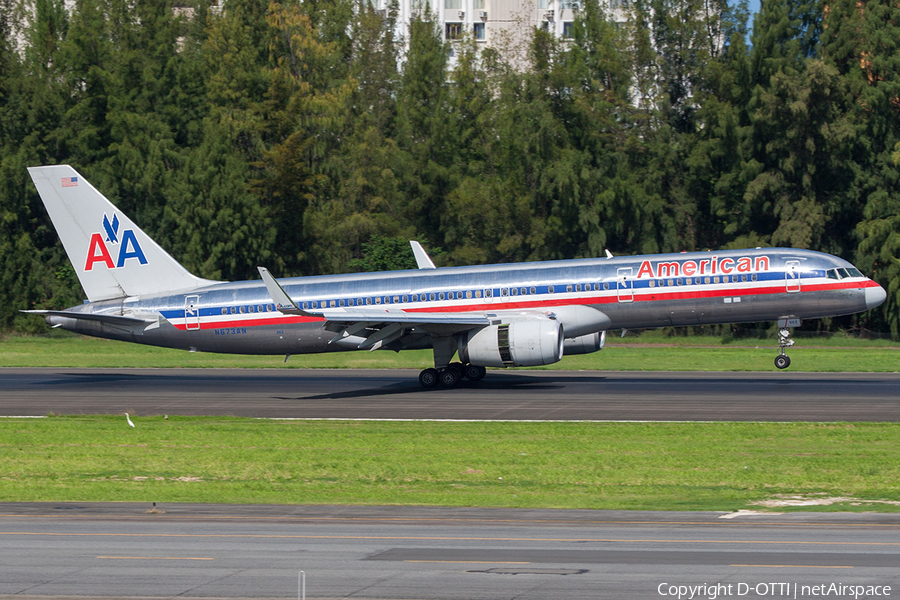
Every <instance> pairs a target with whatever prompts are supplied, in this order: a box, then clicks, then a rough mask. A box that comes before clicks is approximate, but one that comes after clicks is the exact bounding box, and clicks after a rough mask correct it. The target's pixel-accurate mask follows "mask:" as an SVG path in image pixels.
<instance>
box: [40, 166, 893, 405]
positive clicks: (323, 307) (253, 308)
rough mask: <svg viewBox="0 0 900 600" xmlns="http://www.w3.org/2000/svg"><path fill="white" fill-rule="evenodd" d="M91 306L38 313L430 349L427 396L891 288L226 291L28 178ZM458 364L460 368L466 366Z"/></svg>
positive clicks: (638, 279) (799, 277) (190, 331)
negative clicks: (463, 383) (667, 332)
mask: <svg viewBox="0 0 900 600" xmlns="http://www.w3.org/2000/svg"><path fill="white" fill-rule="evenodd" d="M28 171H29V174H30V175H31V178H32V181H33V182H34V185H35V187H36V188H37V191H38V193H39V194H40V197H41V199H42V201H43V202H44V205H45V207H46V208H47V212H48V213H49V214H50V218H51V220H52V221H53V225H54V227H55V228H56V230H57V233H58V234H59V236H60V238H61V241H62V243H63V246H64V248H65V250H66V253H67V254H68V257H69V260H70V261H71V262H72V266H73V268H74V269H75V272H76V274H77V275H78V279H79V281H80V282H81V285H82V287H83V288H84V291H85V293H86V294H87V300H86V301H85V303H84V304H82V305H80V306H74V307H71V308H68V309H65V310H26V311H23V312H27V313H31V314H37V315H42V316H43V317H44V318H45V321H46V322H47V323H48V324H49V325H51V326H53V327H62V328H63V329H67V330H69V331H74V332H77V333H81V334H84V335H89V336H96V337H101V338H109V339H115V340H122V341H127V342H135V343H139V344H149V345H153V346H162V347H167V348H178V349H182V350H189V351H192V352H193V351H203V352H221V353H238V354H271V355H285V357H286V358H285V360H287V357H290V356H291V355H294V354H307V353H321V352H337V351H351V350H369V351H372V350H378V349H386V350H395V351H399V350H404V349H415V348H419V349H422V348H431V349H432V350H433V354H434V367H433V368H427V369H424V370H423V371H422V372H421V373H420V374H419V382H420V383H421V385H422V386H424V387H426V388H432V387H436V386H442V387H446V388H452V387H454V386H456V385H457V384H458V382H459V381H460V380H461V379H463V378H466V379H469V380H470V381H472V382H475V381H479V380H481V379H482V378H484V377H485V374H486V368H487V367H528V366H540V365H549V364H553V363H556V362H558V361H560V360H561V359H562V358H563V356H565V355H575V354H587V353H591V352H596V351H598V350H601V349H602V348H603V345H604V342H605V336H606V332H607V331H610V330H623V332H624V331H626V330H636V329H647V328H659V327H684V326H690V325H712V324H725V323H749V322H761V321H778V325H779V329H780V330H779V334H778V354H777V356H776V357H775V366H776V367H777V368H779V369H784V368H787V367H788V366H789V365H790V358H789V357H788V355H787V352H786V348H788V347H790V346H792V345H793V344H794V342H793V340H792V339H791V338H790V328H792V327H797V326H799V325H800V324H801V321H802V320H805V319H816V318H822V317H834V316H839V315H847V314H853V313H858V312H862V311H866V310H870V309H873V308H875V307H877V306H879V305H880V304H881V303H882V302H884V300H885V298H886V292H885V290H884V288H882V287H881V286H880V285H878V284H877V283H875V282H874V281H872V280H871V279H869V278H867V277H865V276H864V275H863V274H862V273H861V272H860V271H859V270H858V269H856V268H855V267H854V266H853V265H852V264H850V263H849V262H847V261H845V260H843V259H840V258H838V257H836V256H831V255H829V254H824V253H821V252H814V251H810V250H798V249H791V248H753V249H745V250H720V251H707V252H683V253H678V254H658V255H644V256H617V257H614V256H612V254H611V253H610V252H609V251H607V252H606V256H605V257H601V258H589V259H578V260H557V261H547V262H530V263H518V264H498V265H480V266H468V267H445V268H435V266H434V263H433V262H432V261H431V259H430V258H429V257H428V255H427V253H426V252H425V250H424V249H423V248H422V247H421V245H419V244H418V243H417V242H412V247H413V252H414V255H415V257H416V261H417V265H418V267H419V268H418V269H414V270H405V271H389V272H379V273H353V274H345V275H326V276H313V277H292V278H287V279H281V280H280V281H279V280H277V279H276V278H275V277H273V276H272V274H271V273H269V271H268V270H267V269H265V268H264V267H259V272H260V276H261V278H262V279H261V280H255V281H238V282H224V281H211V280H207V279H201V278H199V277H196V276H195V275H193V274H191V273H189V272H188V271H187V269H185V268H184V267H183V266H181V265H180V264H179V263H178V262H177V261H176V260H175V259H174V258H172V257H171V256H170V255H169V254H168V253H167V252H166V251H165V250H163V249H162V248H161V247H160V246H159V245H158V244H157V243H156V242H154V241H153V240H152V239H150V237H148V236H147V235H146V234H145V233H144V232H143V231H142V230H141V229H140V228H139V227H138V226H137V225H135V224H134V222H133V221H131V219H129V218H128V217H127V216H126V215H125V214H123V213H122V212H121V211H120V210H119V209H117V208H116V207H115V206H114V205H113V204H112V203H111V202H109V200H107V199H106V198H105V197H104V196H103V195H102V194H101V193H100V192H99V191H97V190H96V189H95V188H94V187H93V186H92V185H91V184H90V183H88V181H87V180H86V179H84V178H83V177H82V176H81V175H80V174H79V173H78V172H77V171H76V170H75V169H73V168H72V167H70V166H68V165H53V166H42V167H31V168H29V169H28ZM454 357H457V359H456V360H455V361H454Z"/></svg>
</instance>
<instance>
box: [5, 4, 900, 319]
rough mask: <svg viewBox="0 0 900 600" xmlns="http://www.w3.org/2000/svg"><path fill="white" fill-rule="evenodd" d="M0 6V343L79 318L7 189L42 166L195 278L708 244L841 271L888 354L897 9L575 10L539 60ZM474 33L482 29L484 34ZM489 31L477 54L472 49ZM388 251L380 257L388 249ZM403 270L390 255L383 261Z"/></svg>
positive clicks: (510, 39) (303, 22) (314, 8)
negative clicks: (567, 32) (74, 174)
mask: <svg viewBox="0 0 900 600" xmlns="http://www.w3.org/2000/svg"><path fill="white" fill-rule="evenodd" d="M26 4H28V7H29V10H30V11H31V12H30V18H28V19H25V18H24V16H23V15H24V14H25V11H23V10H20V7H19V6H18V3H16V2H14V1H13V0H0V269H2V271H0V330H5V331H8V330H32V329H40V328H41V327H42V325H40V324H39V323H37V322H36V320H35V319H30V318H24V317H23V316H22V315H21V314H20V313H18V312H17V311H18V309H21V308H29V307H45V308H61V307H65V306H67V305H71V304H75V303H77V302H78V299H79V298H80V297H81V295H82V294H81V291H80V290H79V288H78V284H77V281H76V279H74V278H73V277H72V274H73V272H72V270H71V268H70V267H69V266H68V262H67V259H66V257H65V255H64V253H63V252H62V249H61V247H60V245H59V243H58V241H57V239H56V235H55V233H54V231H53V229H52V227H51V226H50V224H49V222H48V219H47V217H46V215H45V212H44V209H43V207H42V205H41V203H40V201H39V199H38V198H37V195H36V193H35V191H34V188H33V186H32V185H31V183H30V181H29V180H28V177H27V174H26V171H25V169H26V168H27V167H28V166H32V165H38V164H52V163H63V162H66V163H69V164H72V165H74V166H75V167H77V168H78V169H80V170H81V171H82V172H83V173H84V175H85V176H86V177H88V178H89V179H90V180H91V181H92V183H93V184H94V185H95V186H96V187H98V188H99V189H101V190H102V191H103V192H104V193H105V194H106V195H107V196H108V197H109V198H110V199H111V200H112V201H113V202H114V203H116V204H117V205H118V206H120V207H121V209H122V210H123V211H126V212H128V213H129V214H130V215H131V216H132V217H133V218H134V219H135V220H136V221H137V222H138V223H139V224H140V225H141V227H142V228H144V229H145V230H146V231H147V232H148V233H149V234H150V235H152V236H153V237H154V238H156V239H158V240H159V241H160V243H161V244H162V245H163V246H164V247H165V248H166V249H167V250H168V251H169V252H170V253H172V254H173V255H174V256H175V257H176V258H177V259H179V260H181V261H182V262H183V263H184V264H185V265H186V266H187V267H188V268H189V269H190V270H192V271H194V272H196V273H197V274H198V275H201V276H204V277H209V278H215V279H239V278H247V277H253V276H255V275H254V274H255V267H256V266H257V265H260V264H265V265H267V266H269V267H271V268H273V269H274V270H276V271H278V272H280V273H282V274H283V275H301V274H315V273H335V272H341V271H347V270H353V269H359V270H368V269H393V268H406V267H411V266H414V263H413V262H412V261H411V254H410V253H409V251H408V247H407V245H406V244H407V240H409V239H414V238H416V237H417V236H424V237H423V238H422V239H426V238H427V239H428V240H432V241H433V242H434V243H435V244H436V245H439V246H441V247H442V248H443V249H444V253H443V254H442V255H441V262H442V264H447V265H461V264H473V263H490V262H497V263H503V262H512V261H522V260H544V259H555V258H560V259H563V258H574V257H585V256H602V255H603V253H604V250H605V249H607V248H609V249H611V250H612V251H613V252H614V253H616V254H637V253H648V252H667V251H679V250H692V249H700V248H726V247H728V248H733V247H741V246H757V245H764V244H783V245H791V246H799V247H808V248H814V249H819V250H824V251H827V252H831V253H835V254H838V255H840V256H842V257H844V258H848V259H853V260H855V261H856V262H857V264H858V265H859V266H860V267H861V268H862V269H863V270H864V271H865V272H866V273H867V274H871V275H873V276H874V277H875V278H876V279H877V280H878V281H879V282H880V283H882V284H883V285H884V286H885V287H886V289H888V301H887V302H886V303H885V305H884V307H883V309H880V310H878V311H872V312H870V313H865V314H863V315H860V316H856V317H847V318H843V319H835V320H833V321H830V322H829V323H828V324H827V326H829V327H841V326H845V327H846V326H850V325H856V326H861V327H865V328H870V329H880V330H890V331H893V332H894V335H897V336H900V220H898V216H897V215H898V214H900V207H898V205H897V202H898V200H897V193H896V191H897V189H898V185H900V133H898V132H900V29H898V27H900V26H898V23H900V8H898V6H897V5H896V3H891V2H889V1H888V0H877V1H874V2H865V3H862V4H860V3H858V2H856V1H854V0H837V1H836V2H828V3H827V4H826V3H824V2H822V1H821V0H763V2H762V5H761V8H760V12H759V14H758V15H757V16H756V19H755V22H754V23H755V24H754V30H753V32H752V34H751V36H750V39H751V41H752V45H751V46H748V44H747V42H746V38H747V18H748V11H747V6H746V3H745V2H744V1H743V0H741V1H740V2H737V3H735V2H731V3H729V2H726V1H725V0H711V1H707V2H700V1H699V0H636V1H635V2H631V3H629V8H628V10H627V11H626V13H627V20H626V22H624V23H614V22H613V21H612V20H611V15H610V14H607V13H606V12H605V11H604V9H603V6H604V5H605V3H603V2H599V1H598V0H588V1H587V2H585V3H583V7H582V9H581V10H580V11H579V12H578V15H577V17H576V19H575V21H574V23H573V26H572V28H571V34H572V37H571V39H568V40H560V39H557V38H555V37H554V36H552V35H550V34H549V33H547V32H544V31H542V30H539V29H537V30H529V28H528V27H527V26H526V25H525V24H523V23H519V24H518V25H515V26H512V30H515V31H518V32H519V33H521V36H519V37H517V35H518V34H516V35H510V36H506V37H504V36H500V35H496V36H495V37H494V38H492V39H490V40H488V42H489V43H488V44H483V43H481V42H476V41H475V40H473V39H471V38H466V39H460V40H453V41H452V42H447V41H445V40H444V32H443V31H441V29H440V24H439V22H438V21H436V20H435V17H434V16H433V11H432V10H431V8H430V7H429V6H428V5H427V3H426V4H425V5H424V6H421V7H420V10H419V11H418V12H416V14H414V15H412V16H411V17H410V21H409V23H408V29H407V37H406V39H405V40H401V39H399V38H398V37H396V35H395V33H394V32H395V25H396V24H397V19H398V15H399V6H398V4H397V2H393V3H390V4H389V5H388V6H387V7H386V10H385V11H376V10H375V8H374V6H373V4H372V3H370V2H368V1H367V0H305V1H303V2H300V1H298V0H285V1H284V2H281V3H277V2H272V3H270V2H268V0H228V1H227V2H225V3H224V5H223V6H222V7H221V10H218V9H217V10H211V9H210V5H209V3H208V2H203V1H201V0H196V1H194V2H188V3H185V2H172V1H164V2H154V1H150V0H137V1H133V2H126V1H124V0H79V1H78V2H76V3H74V5H72V6H69V7H68V8H67V4H66V3H64V2H62V0H33V2H30V3H26ZM489 33H490V32H489ZM491 35H494V34H493V33H491ZM401 246H402V248H401ZM401 257H405V258H401Z"/></svg>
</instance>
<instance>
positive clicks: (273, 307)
mask: <svg viewBox="0 0 900 600" xmlns="http://www.w3.org/2000/svg"><path fill="white" fill-rule="evenodd" d="M266 310H267V311H268V312H272V311H273V310H275V305H273V304H266Z"/></svg>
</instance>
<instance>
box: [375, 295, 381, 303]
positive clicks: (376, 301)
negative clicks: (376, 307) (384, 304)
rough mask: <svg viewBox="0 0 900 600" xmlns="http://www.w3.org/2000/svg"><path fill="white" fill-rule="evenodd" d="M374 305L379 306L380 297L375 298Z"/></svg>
mask: <svg viewBox="0 0 900 600" xmlns="http://www.w3.org/2000/svg"><path fill="white" fill-rule="evenodd" d="M375 304H381V296H375Z"/></svg>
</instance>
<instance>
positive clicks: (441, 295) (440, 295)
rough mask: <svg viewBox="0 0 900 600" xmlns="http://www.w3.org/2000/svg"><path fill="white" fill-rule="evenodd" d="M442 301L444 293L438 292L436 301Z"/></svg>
mask: <svg viewBox="0 0 900 600" xmlns="http://www.w3.org/2000/svg"><path fill="white" fill-rule="evenodd" d="M443 299H444V292H438V300H443Z"/></svg>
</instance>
